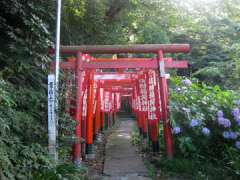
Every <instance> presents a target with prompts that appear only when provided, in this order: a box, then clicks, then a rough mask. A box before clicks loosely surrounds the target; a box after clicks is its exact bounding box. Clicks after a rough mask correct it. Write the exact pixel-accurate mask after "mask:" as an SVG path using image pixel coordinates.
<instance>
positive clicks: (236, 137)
mask: <svg viewBox="0 0 240 180" xmlns="http://www.w3.org/2000/svg"><path fill="white" fill-rule="evenodd" d="M193 81H194V80H193ZM195 81H196V80H195ZM169 91H170V104H169V111H170V121H171V125H172V133H173V136H174V143H175V144H174V146H175V154H176V156H177V155H180V156H184V157H186V158H200V159H202V160H207V161H212V162H214V163H217V164H219V165H221V166H223V167H226V168H227V169H231V171H232V172H234V173H235V174H240V97H239V96H238V94H237V93H235V92H233V91H227V90H221V89H220V87H218V86H214V87H212V86H207V85H205V84H200V83H198V82H197V81H196V82H192V81H191V80H189V79H180V78H172V79H171V83H170V90H169Z"/></svg>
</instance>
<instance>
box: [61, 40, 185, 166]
mask: <svg viewBox="0 0 240 180" xmlns="http://www.w3.org/2000/svg"><path fill="white" fill-rule="evenodd" d="M189 49H190V47H189V45H188V44H149V45H86V46H85V45H84V46H61V49H60V52H61V53H62V54H73V55H75V58H71V59H69V60H68V61H63V62H61V64H60V68H61V69H64V70H74V71H75V77H76V81H75V82H76V99H75V113H74V118H75V119H76V121H77V122H78V124H77V126H76V131H75V134H76V137H77V138H78V139H81V137H82V136H83V134H82V129H81V128H82V123H83V121H82V110H83V91H82V89H83V86H86V87H87V94H88V97H87V99H88V100H87V117H86V120H85V123H87V129H86V132H87V133H86V137H85V138H86V144H87V147H90V146H91V145H92V143H93V133H94V132H93V131H94V130H93V113H94V112H93V104H94V82H96V81H97V82H98V83H99V88H105V89H110V90H111V91H113V89H112V88H113V87H117V86H125V87H131V85H132V84H133V83H134V81H136V80H138V75H137V73H138V71H139V69H140V70H144V69H145V70H148V69H153V70H155V71H157V72H158V73H159V76H157V77H159V80H158V82H159V85H158V86H159V91H160V102H161V103H160V104H161V119H162V122H163V126H164V140H165V146H166V151H167V155H168V157H169V158H172V157H173V145H172V135H171V129H170V125H169V121H168V109H167V101H168V94H167V82H166V74H165V70H166V69H168V68H187V66H188V64H187V61H174V60H173V59H172V58H164V53H187V52H189ZM83 53H90V54H116V53H153V54H155V55H156V58H118V59H111V58H93V57H91V56H90V55H87V54H83ZM112 68H113V69H126V68H133V69H136V72H132V73H129V72H126V73H123V74H122V75H123V76H126V77H123V78H122V79H115V78H114V76H115V75H114V73H113V72H95V73H94V70H96V69H112ZM85 70H87V71H88V75H87V76H88V83H87V84H85V85H84V84H83V81H82V78H83V74H85V76H86V72H85V73H84V71H85ZM95 74H96V77H98V78H95V77H94V76H95ZM104 75H112V77H113V78H112V79H111V78H109V79H104V78H103V79H101V76H102V77H103V76H104ZM133 79H134V80H133ZM122 90H123V89H122ZM119 91H121V90H120V89H119ZM133 92H134V89H133V90H131V94H132V95H133V94H134V93H133ZM97 94H98V95H97V98H96V99H97V101H100V100H101V98H100V95H99V94H100V90H99V92H98V93H97ZM125 95H130V92H127V94H125ZM133 96H134V95H133ZM98 104H100V103H98ZM99 106H100V105H97V107H96V109H97V110H96V112H98V113H97V114H96V119H98V121H99V118H101V116H100V115H99V112H100V110H99V108H100V107H99ZM139 112H140V111H139ZM140 115H141V113H140ZM102 118H104V117H103V116H102ZM140 119H141V118H140ZM140 121H142V119H141V120H140ZM98 123H99V122H98ZM140 123H141V122H140ZM154 126H155V127H154ZM154 128H155V129H154ZM156 128H157V124H156V123H155V124H153V126H152V129H153V130H155V131H156ZM154 143H156V142H154ZM87 149H88V148H87ZM80 157H81V144H80V141H78V142H76V144H75V145H74V148H73V160H74V161H75V162H76V161H79V160H80Z"/></svg>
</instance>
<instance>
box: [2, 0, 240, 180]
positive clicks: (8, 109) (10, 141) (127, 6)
mask: <svg viewBox="0 0 240 180" xmlns="http://www.w3.org/2000/svg"><path fill="white" fill-rule="evenodd" d="M55 6H56V5H55V2H54V1H45V0H38V1H34V0H1V1H0V42H1V43H0V147H1V148H0V179H26V178H32V177H33V175H34V174H35V173H36V172H37V171H38V170H39V169H50V168H51V167H52V164H51V161H50V160H49V159H48V157H47V151H46V145H47V131H46V129H47V128H46V124H47V114H46V112H47V109H46V108H47V107H46V103H47V102H46V99H47V98H46V77H47V73H48V63H49V62H50V61H51V58H50V57H49V56H48V54H47V48H48V47H49V46H53V42H54V34H55V32H54V30H55V9H56V7H55ZM61 43H62V44H135V43H136V44H137V43H145V44H147V43H189V44H190V45H191V52H190V53H189V54H188V55H182V54H179V55H177V56H176V57H177V58H179V59H188V60H189V62H190V64H191V68H190V70H188V72H187V73H186V74H187V75H190V76H193V77H196V78H198V79H199V80H200V81H204V82H206V83H209V84H218V85H220V86H221V87H222V88H224V89H232V90H234V91H239V90H240V89H239V85H240V81H239V78H240V1H239V0H212V1H207V0H185V1H178V0H63V10H62V29H61Z"/></svg>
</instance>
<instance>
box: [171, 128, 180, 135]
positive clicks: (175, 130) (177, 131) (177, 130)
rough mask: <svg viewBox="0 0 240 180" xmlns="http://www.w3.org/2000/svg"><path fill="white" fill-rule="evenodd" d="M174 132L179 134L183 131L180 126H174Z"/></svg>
mask: <svg viewBox="0 0 240 180" xmlns="http://www.w3.org/2000/svg"><path fill="white" fill-rule="evenodd" d="M172 132H173V134H179V133H180V132H181V128H180V127H174V128H173V130H172Z"/></svg>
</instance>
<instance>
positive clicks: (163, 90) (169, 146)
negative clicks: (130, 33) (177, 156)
mask: <svg viewBox="0 0 240 180" xmlns="http://www.w3.org/2000/svg"><path fill="white" fill-rule="evenodd" d="M157 55H158V61H159V72H160V78H159V81H160V82H159V84H160V96H161V107H162V121H163V129H164V141H165V147H166V151H167V156H168V158H169V159H172V158H173V140H172V133H171V128H170V124H169V121H168V107H167V101H168V99H167V97H168V95H167V81H166V77H165V75H166V74H165V66H164V59H163V52H162V51H159V52H158V54H157Z"/></svg>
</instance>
